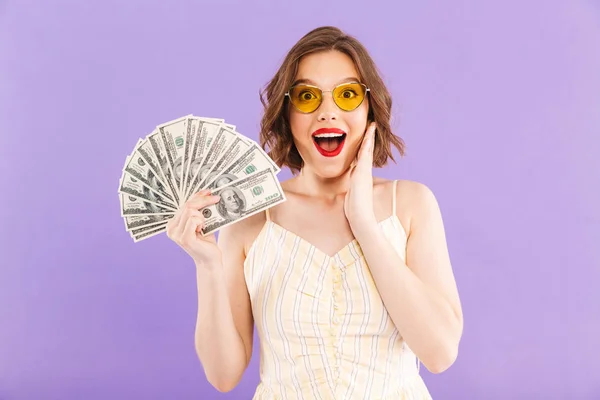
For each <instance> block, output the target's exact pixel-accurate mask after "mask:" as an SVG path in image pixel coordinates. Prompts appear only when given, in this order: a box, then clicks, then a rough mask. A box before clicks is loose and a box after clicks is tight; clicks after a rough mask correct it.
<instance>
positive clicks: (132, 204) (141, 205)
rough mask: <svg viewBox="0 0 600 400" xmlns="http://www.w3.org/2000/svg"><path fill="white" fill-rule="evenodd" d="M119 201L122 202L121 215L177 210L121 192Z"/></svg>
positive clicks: (167, 212) (172, 211) (153, 213)
mask: <svg viewBox="0 0 600 400" xmlns="http://www.w3.org/2000/svg"><path fill="white" fill-rule="evenodd" d="M119 202H120V203H121V217H127V216H133V215H156V214H173V213H174V212H175V210H173V209H172V208H167V207H164V206H161V205H158V204H156V203H152V202H150V201H148V200H144V199H142V198H140V197H135V196H132V195H130V194H126V193H119Z"/></svg>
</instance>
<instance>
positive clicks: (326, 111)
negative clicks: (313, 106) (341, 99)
mask: <svg viewBox="0 0 600 400" xmlns="http://www.w3.org/2000/svg"><path fill="white" fill-rule="evenodd" d="M338 111H339V109H338V107H337V105H336V104H335V102H334V101H333V96H332V95H331V92H326V93H324V94H323V102H322V103H321V107H319V110H318V113H319V114H318V117H317V118H318V120H319V121H320V122H327V121H335V120H337V117H338V114H337V113H338Z"/></svg>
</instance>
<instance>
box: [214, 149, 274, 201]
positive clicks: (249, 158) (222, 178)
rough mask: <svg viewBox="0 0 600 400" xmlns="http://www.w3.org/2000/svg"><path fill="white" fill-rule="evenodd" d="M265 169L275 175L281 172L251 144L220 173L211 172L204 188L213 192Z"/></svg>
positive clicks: (260, 150)
mask: <svg viewBox="0 0 600 400" xmlns="http://www.w3.org/2000/svg"><path fill="white" fill-rule="evenodd" d="M215 169H216V168H215ZM265 169H271V171H273V173H274V174H275V175H277V174H278V173H279V172H281V169H280V168H279V167H278V166H277V164H275V162H274V161H273V160H272V159H271V158H270V157H269V156H268V155H267V153H265V152H264V150H263V149H262V148H261V147H260V146H259V145H258V144H257V143H253V144H252V146H251V147H250V148H249V149H247V150H246V152H245V153H243V154H242V155H240V156H239V157H237V158H236V159H235V160H234V161H233V162H232V163H231V164H229V166H227V167H226V168H225V169H223V170H222V171H214V170H213V172H211V173H210V174H209V176H208V178H206V185H204V186H205V187H207V188H209V189H211V190H214V189H216V188H218V187H220V186H224V185H226V184H228V183H229V182H232V181H235V180H238V179H240V178H243V177H245V176H248V175H250V174H253V173H255V172H256V171H262V170H265Z"/></svg>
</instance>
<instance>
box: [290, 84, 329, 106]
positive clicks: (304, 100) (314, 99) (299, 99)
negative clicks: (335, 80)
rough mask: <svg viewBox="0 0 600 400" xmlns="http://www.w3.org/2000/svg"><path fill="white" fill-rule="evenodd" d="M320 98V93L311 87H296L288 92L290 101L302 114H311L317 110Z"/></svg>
mask: <svg viewBox="0 0 600 400" xmlns="http://www.w3.org/2000/svg"><path fill="white" fill-rule="evenodd" d="M322 98H323V94H322V93H321V91H320V90H319V89H317V88H314V87H312V86H307V85H298V86H294V87H293V88H292V89H291V90H290V101H291V102H292V104H293V105H294V107H296V108H297V109H298V110H300V111H302V112H304V113H311V112H313V111H315V110H316V109H317V108H319V105H320V104H321V100H322Z"/></svg>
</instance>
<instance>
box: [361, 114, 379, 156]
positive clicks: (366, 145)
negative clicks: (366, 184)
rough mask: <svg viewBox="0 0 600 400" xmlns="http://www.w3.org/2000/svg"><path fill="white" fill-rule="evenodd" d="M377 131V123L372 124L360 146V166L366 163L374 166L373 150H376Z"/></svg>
mask: <svg viewBox="0 0 600 400" xmlns="http://www.w3.org/2000/svg"><path fill="white" fill-rule="evenodd" d="M376 129H377V124H376V123H375V122H371V124H370V125H369V128H368V129H367V132H366V133H365V136H364V139H363V142H362V144H361V146H360V151H359V153H358V164H361V163H366V164H368V165H371V166H372V165H373V150H374V148H375V146H374V143H375V130H376Z"/></svg>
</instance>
